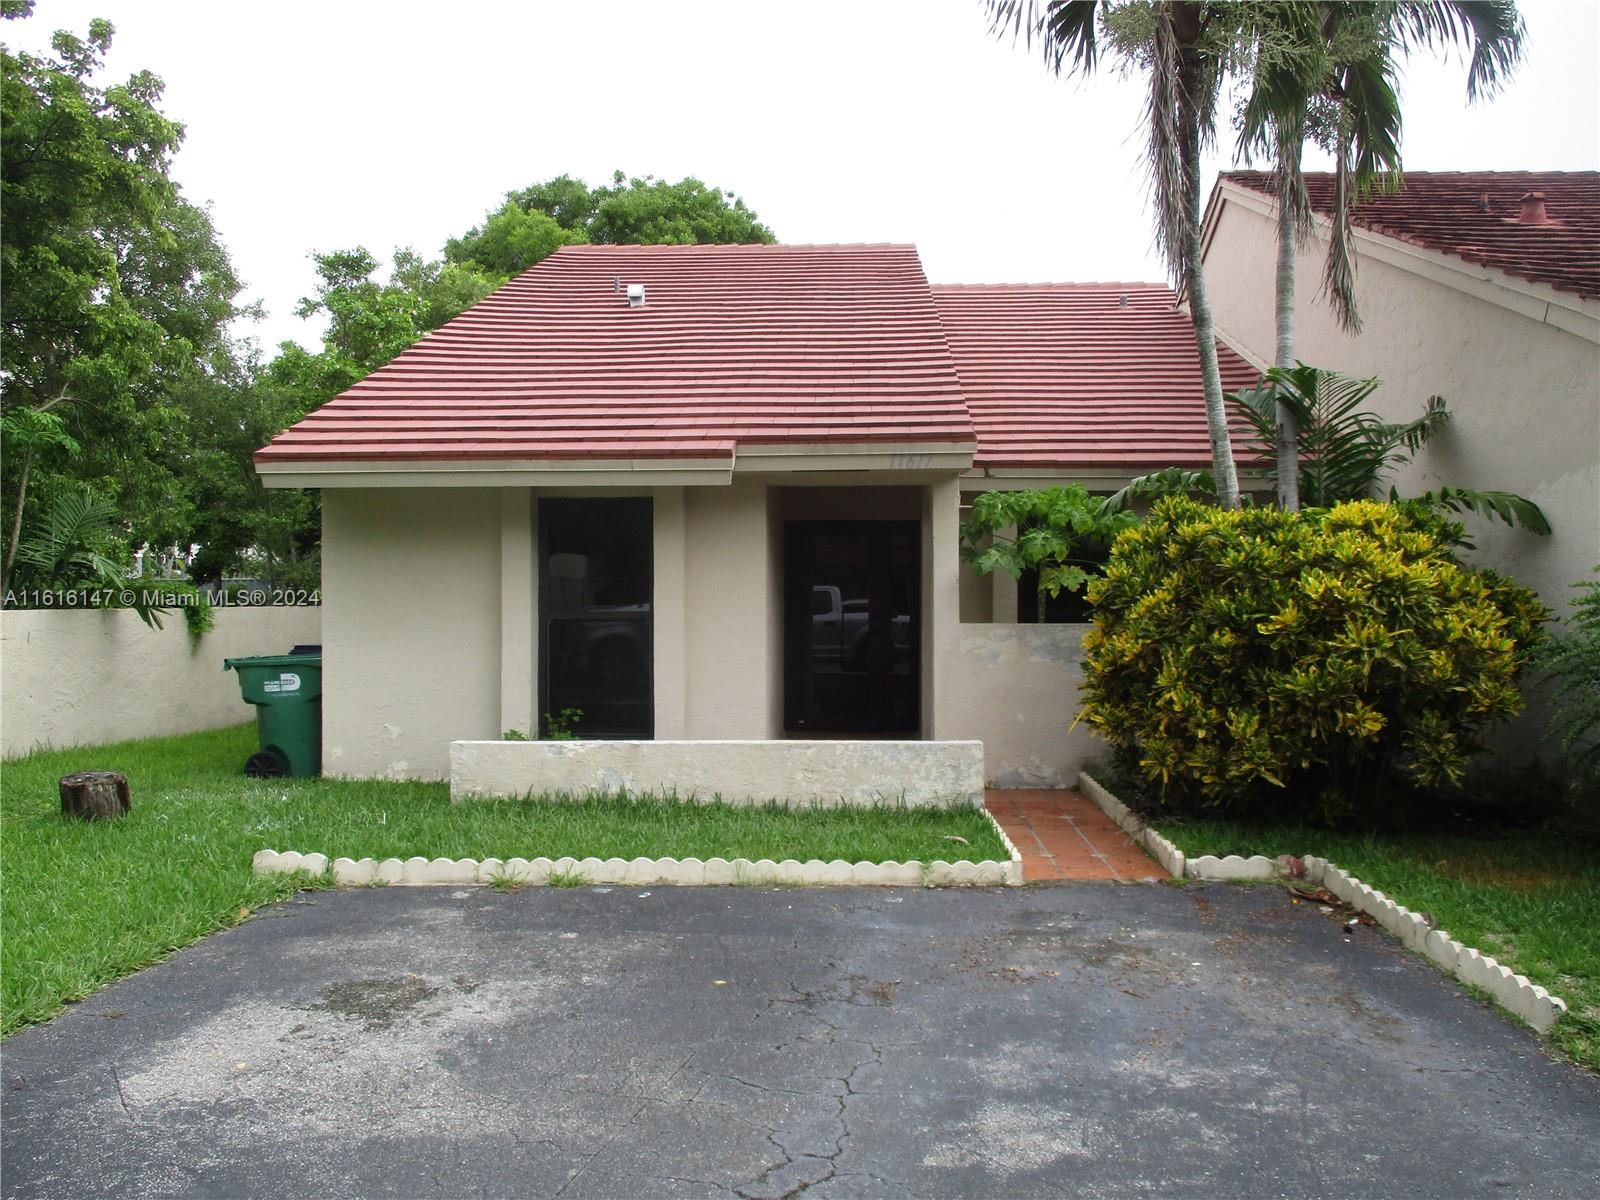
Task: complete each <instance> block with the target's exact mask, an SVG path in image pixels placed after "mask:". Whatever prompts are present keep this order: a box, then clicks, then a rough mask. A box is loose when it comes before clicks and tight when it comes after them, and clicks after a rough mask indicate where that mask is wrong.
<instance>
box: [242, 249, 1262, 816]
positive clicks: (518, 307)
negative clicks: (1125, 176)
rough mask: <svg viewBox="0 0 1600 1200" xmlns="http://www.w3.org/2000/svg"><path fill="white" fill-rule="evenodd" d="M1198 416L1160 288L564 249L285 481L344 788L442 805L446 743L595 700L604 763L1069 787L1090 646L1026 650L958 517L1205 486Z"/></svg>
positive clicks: (457, 322) (590, 709) (1004, 589)
mask: <svg viewBox="0 0 1600 1200" xmlns="http://www.w3.org/2000/svg"><path fill="white" fill-rule="evenodd" d="M1221 359H1222V371H1223V377H1224V381H1225V383H1226V385H1227V386H1228V387H1230V388H1236V387H1242V386H1248V385H1249V384H1251V383H1253V382H1254V380H1255V378H1256V371H1255V369H1254V368H1253V367H1252V366H1251V365H1250V363H1249V362H1248V361H1247V360H1246V359H1244V358H1242V357H1240V356H1239V355H1237V354H1234V353H1233V352H1232V351H1231V350H1229V349H1227V348H1226V347H1223V348H1221ZM1201 396H1202V393H1201V383H1200V370H1199V362H1198V355H1197V353H1196V350H1195V345H1194V338H1193V330H1192V326H1191V325H1190V322H1189V319H1188V317H1187V316H1186V315H1185V313H1183V312H1182V311H1181V310H1180V309H1179V308H1178V306H1177V303H1176V297H1175V296H1174V294H1173V293H1172V291H1171V290H1170V289H1168V288H1166V287H1164V286H1161V285H1152V284H1091V285H1072V284H1065V285H1039V286H963V287H930V286H929V284H928V281H927V278H926V276H925V274H924V272H923V269H922V265H921V262H920V260H919V259H918V256H917V252H916V250H915V249H914V248H913V247H910V246H896V245H847V246H783V245H776V246H759V245H758V246H572V247H566V248H564V249H562V250H560V251H558V252H557V253H555V254H553V255H552V256H550V257H549V258H547V259H545V260H544V261H543V262H541V263H539V264H538V265H536V266H534V267H532V268H531V269H529V270H528V271H526V272H525V273H523V274H522V275H520V276H518V277H517V278H516V279H513V280H512V281H511V282H509V283H508V284H506V285H505V286H504V287H502V288H501V289H499V290H498V291H496V292H495V293H494V294H493V295H491V296H489V297H488V298H486V299H484V300H483V301H481V302H480V303H478V304H476V305H474V306H473V307H472V308H470V309H468V310H467V311H465V312H463V313H462V314H461V315H460V316H458V317H456V318H455V319H454V320H452V321H451V322H449V323H448V324H446V325H444V326H443V327H441V328H440V329H438V330H436V331H434V332H432V333H430V334H429V335H428V336H426V337H424V338H423V339H422V340H421V341H419V342H418V343H416V344H415V345H414V346H412V347H411V348H409V349H407V350H406V351H404V352H403V353H401V354H400V355H399V356H398V357H396V358H395V359H394V360H393V361H392V362H390V363H389V364H387V365H386V366H384V367H382V368H380V369H379V370H377V371H375V372H373V373H372V374H371V375H370V376H368V377H367V378H366V379H363V380H362V381H361V382H359V383H357V384H356V385H355V386H354V387H352V388H350V389H349V390H348V391H347V392H345V393H343V394H342V395H340V396H338V397H337V398H335V399H334V400H332V401H330V402H329V403H328V404H326V405H324V406H323V407H322V408H320V409H318V410H317V411H316V412H314V413H312V414H310V415H309V416H307V417H306V418H305V419H304V420H302V421H300V422H299V423H298V424H296V425H294V426H293V427H292V428H290V429H288V430H287V431H285V432H284V433H282V434H281V435H279V436H278V437H276V438H274V439H273V441H272V442H271V443H270V444H269V445H268V446H266V447H265V448H264V449H263V450H261V451H260V452H259V453H258V454H257V456H256V463H257V469H258V471H259V472H260V474H261V476H262V478H263V480H264V481H265V483H266V484H267V485H268V486H275V487H315V488H320V489H322V504H323V542H322V553H323V597H324V598H323V644H324V647H325V664H324V691H323V743H324V755H323V769H324V771H326V772H327V773H329V774H335V775H350V776H388V777H417V778H440V777H442V776H445V775H447V774H448V772H449V744H450V743H451V742H452V741H456V740H467V739H493V738H498V737H500V736H501V734H502V732H503V731H505V730H508V729H515V730H518V731H521V732H523V733H527V732H529V731H530V730H532V729H534V728H536V727H537V726H538V725H539V724H540V723H541V718H542V716H543V715H544V714H552V715H556V716H559V715H560V714H561V713H562V712H563V711H564V710H567V709H575V710H580V711H581V717H580V718H578V721H577V726H576V727H577V731H578V732H579V734H580V735H583V736H588V737H612V738H646V739H647V738H655V739H801V738H825V737H844V738H852V739H868V738H898V739H920V740H933V741H949V740H962V739H980V740H982V742H983V743H984V751H985V766H984V773H985V775H986V776H987V778H988V780H989V781H990V782H991V783H994V784H996V785H999V786H1006V785H1012V786H1027V785H1034V786H1047V785H1052V784H1061V783H1070V782H1071V781H1072V779H1073V777H1074V776H1075V773H1076V770H1077V767H1078V765H1079V763H1080V762H1081V761H1082V760H1083V759H1084V758H1085V757H1086V756H1087V755H1088V754H1089V753H1091V752H1092V744H1091V739H1090V738H1089V735H1088V734H1087V733H1086V732H1085V731H1083V730H1082V729H1080V730H1078V731H1077V732H1075V733H1073V734H1072V735H1071V736H1070V737H1069V735H1068V733H1067V726H1068V725H1069V724H1070V722H1071V720H1072V718H1073V716H1074V714H1075V712H1076V707H1077V694H1076V681H1077V668H1076V666H1075V664H1076V662H1077V660H1078V657H1079V655H1080V653H1081V647H1080V641H1081V637H1082V626H1073V625H1048V624H1047V625H1027V624H1019V623H1018V615H1019V614H1018V605H1017V600H1016V587H1015V585H1014V584H1013V583H1012V582H1011V581H1010V580H1009V579H1004V578H1002V579H989V578H980V577H978V576H976V575H975V574H974V573H973V572H972V571H971V570H970V568H968V567H966V566H965V565H963V564H962V563H961V561H960V559H959V554H958V525H959V522H960V520H961V517H962V508H963V504H964V503H967V502H970V499H971V498H972V496H974V495H976V494H978V493H980V492H983V491H985V490H990V489H994V488H1019V487H1037V486H1046V485H1049V484H1052V483H1056V482H1069V481H1080V482H1083V483H1085V484H1087V485H1088V486H1090V487H1091V489H1094V490H1103V491H1111V490H1114V489H1115V488H1117V487H1119V486H1121V485H1122V484H1123V483H1124V482H1126V481H1127V480H1128V479H1129V478H1130V477H1132V476H1134V475H1137V474H1141V473H1143V472H1144V471H1146V470H1149V469H1152V468H1159V467H1164V466H1168V465H1172V464H1175V463H1176V464H1186V465H1196V466H1200V465H1204V464H1206V463H1207V462H1208V461H1209V444H1208V442H1207V436H1206V424H1205V413H1204V405H1203V402H1202V399H1201ZM1027 607H1028V606H1026V605H1024V606H1023V608H1024V609H1026V608H1027ZM1023 619H1024V620H1026V613H1025V612H1024V614H1023Z"/></svg>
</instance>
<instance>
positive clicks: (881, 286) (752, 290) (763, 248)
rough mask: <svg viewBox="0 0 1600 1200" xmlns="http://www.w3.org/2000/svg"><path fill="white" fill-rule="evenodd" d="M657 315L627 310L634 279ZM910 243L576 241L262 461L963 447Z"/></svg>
mask: <svg viewBox="0 0 1600 1200" xmlns="http://www.w3.org/2000/svg"><path fill="white" fill-rule="evenodd" d="M629 284H643V285H644V288H645V303H644V304H643V306H642V307H637V308H635V307H630V305H629V301H628V285H629ZM972 440H973V431H972V423H971V421H970V420H969V419H968V416H967V410H966V406H965V405H964V404H963V402H962V397H961V385H960V383H959V382H958V380H957V379H956V373H955V367H954V364H953V363H952V362H951V360H950V351H949V349H948V347H947V346H946V345H945V339H944V332H943V330H942V329H941V327H940V325H939V316H938V313H937V312H935V311H934V307H933V300H932V297H931V296H930V295H929V293H928V282H927V278H926V277H925V276H924V275H923V272H922V263H921V261H920V260H919V259H918V257H917V252H916V249H915V247H912V246H884V245H878V246H769V245H751V246H568V247H564V248H563V249H561V250H558V251H556V253H554V254H552V255H551V256H550V257H548V258H546V259H544V260H543V261H542V262H540V263H538V264H537V265H536V266H534V267H531V268H530V269H528V270H527V271H525V272H523V273H522V274H521V275H519V276H517V277H516V278H515V279H513V280H512V281H511V282H509V283H507V284H506V285H505V286H504V287H502V288H500V289H499V290H497V291H495V292H494V293H493V294H492V295H490V296H488V297H487V298H486V299H484V300H482V301H480V302H479V303H477V304H475V305H473V306H472V307H471V308H469V309H467V310H466V311H465V312H463V313H462V314H461V315H459V316H458V317H456V318H455V319H454V320H452V321H450V322H449V323H447V324H445V325H444V326H442V327H441V328H439V329H437V330H435V331H433V332H432V333H430V334H428V335H427V336H426V337H424V338H423V339H422V340H421V341H419V342H417V343H416V344H415V345H413V346H411V347H410V348H408V349H406V350H404V351H402V352H401V353H400V354H399V355H398V356H397V357H396V358H395V359H394V360H393V361H392V362H390V363H388V364H387V365H386V366H383V367H380V368H379V369H378V370H376V371H374V372H373V373H372V374H371V375H368V376H367V377H366V378H365V379H363V380H361V381H360V382H359V383H357V384H355V385H354V386H353V387H351V388H350V389H349V390H348V391H346V392H344V393H342V394H341V395H339V396H338V397H336V398H335V399H333V400H331V401H329V402H328V403H327V404H325V405H323V406H322V407H321V408H319V409H317V410H316V411H315V412H313V413H311V414H310V415H309V416H307V417H306V418H305V419H304V420H302V421H300V422H298V423H297V424H295V425H294V426H292V427H290V428H289V429H288V430H286V431H285V432H283V433H281V434H279V435H278V436H277V437H276V438H274V439H273V440H272V442H271V443H270V444H269V445H267V447H266V448H265V449H263V450H261V451H259V452H258V453H257V455H256V461H257V462H258V463H262V464H269V463H271V464H275V463H290V462H307V461H336V462H337V461H350V462H360V461H372V460H430V459H432V460H437V459H449V460H457V459H460V460H478V459H488V460H526V459H670V458H696V459H701V458H712V459H715V458H729V457H731V456H732V455H733V453H734V451H735V447H736V446H738V445H762V444H774V443H776V444H785V443H788V444H794V445H818V444H839V443H848V444H863V443H893V444H917V445H922V444H929V443H957V444H963V443H964V444H966V445H967V446H970V445H971V443H972Z"/></svg>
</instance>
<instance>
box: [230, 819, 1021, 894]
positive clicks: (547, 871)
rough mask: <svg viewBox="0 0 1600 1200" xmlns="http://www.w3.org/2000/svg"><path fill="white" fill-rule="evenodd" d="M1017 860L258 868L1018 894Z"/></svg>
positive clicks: (410, 877) (439, 861)
mask: <svg viewBox="0 0 1600 1200" xmlns="http://www.w3.org/2000/svg"><path fill="white" fill-rule="evenodd" d="M1000 837H1001V840H1002V841H1003V842H1004V844H1005V847H1006V850H1007V852H1008V853H1009V854H1010V858H1009V860H1008V861H1006V862H997V861H995V860H994V859H985V860H983V861H981V862H973V861H970V860H960V861H956V862H946V861H945V860H943V859H935V860H934V861H933V862H930V863H922V862H919V861H916V860H913V861H910V862H903V863H901V862H894V861H892V860H891V861H889V862H879V863H870V862H858V863H848V862H845V861H844V860H843V859H834V860H833V861H832V862H823V861H822V860H821V859H818V858H813V859H810V860H808V861H806V862H799V861H797V860H795V859H792V858H786V859H784V860H783V861H782V862H774V861H773V860H772V859H770V858H763V859H758V860H756V861H754V862H752V861H751V860H750V859H748V858H735V859H732V860H731V861H730V860H729V859H725V858H707V859H699V858H685V859H676V858H670V857H669V858H635V859H626V858H606V859H600V858H555V859H551V858H531V859H529V858H507V859H499V858H485V859H483V860H481V861H480V860H478V859H475V858H459V859H450V858H435V859H427V858H422V857H416V858H408V859H404V860H401V859H398V858H385V859H383V860H381V861H380V860H378V859H374V858H362V859H352V858H336V859H334V860H333V862H332V863H331V864H330V863H329V862H328V856H327V855H326V854H301V853H299V852H298V851H295V850H287V851H284V852H283V853H281V854H280V853H279V852H278V851H276V850H257V851H256V853H255V857H254V858H252V859H251V862H250V865H251V869H252V870H254V871H255V873H256V874H258V875H273V874H285V875H289V874H293V873H294V872H296V871H308V872H310V873H311V874H313V875H321V874H322V873H323V872H325V871H327V870H328V869H329V867H330V865H331V867H332V869H333V878H334V882H335V883H337V884H339V885H340V886H343V887H350V886H359V885H361V884H369V883H388V884H416V885H428V884H435V885H436V884H451V883H455V884H462V883H497V882H503V883H516V884H523V885H528V886H539V885H542V884H548V883H549V882H550V877H551V876H552V875H560V876H567V877H574V876H576V877H578V878H580V879H581V880H582V882H584V883H586V884H589V883H611V884H619V883H620V884H629V885H632V884H678V885H685V886H689V887H703V886H708V885H709V886H718V885H725V884H735V883H740V884H771V883H777V884H799V885H805V886H825V885H833V886H856V887H861V886H873V887H1019V886H1021V884H1022V855H1021V854H1020V853H1018V851H1017V848H1016V847H1015V846H1013V845H1011V840H1010V839H1009V838H1007V837H1006V836H1005V833H1004V831H1001V832H1000Z"/></svg>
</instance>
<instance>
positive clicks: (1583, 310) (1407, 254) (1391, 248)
mask: <svg viewBox="0 0 1600 1200" xmlns="http://www.w3.org/2000/svg"><path fill="white" fill-rule="evenodd" d="M1226 204H1237V205H1239V207H1241V208H1244V209H1248V210H1250V211H1251V212H1254V213H1256V214H1258V215H1260V216H1262V217H1266V218H1268V219H1271V218H1272V215H1273V207H1274V204H1275V202H1274V200H1273V199H1272V197H1270V196H1266V195H1263V194H1262V193H1260V192H1258V191H1256V190H1255V189H1254V188H1246V187H1242V186H1240V185H1239V184H1236V183H1234V182H1232V181H1231V180H1227V179H1221V178H1219V179H1218V180H1217V188H1216V191H1215V192H1213V194H1212V202H1211V204H1210V205H1208V206H1207V210H1206V220H1205V229H1204V237H1203V241H1202V249H1201V259H1202V261H1204V258H1205V255H1206V254H1207V253H1208V252H1209V251H1210V249H1211V240H1212V238H1213V237H1214V236H1215V234H1216V228H1217V225H1218V223H1219V222H1220V221H1221V219H1222V209H1223V207H1224V206H1225V205H1226ZM1313 217H1314V220H1315V224H1316V229H1317V233H1318V234H1319V236H1321V237H1323V238H1324V239H1325V238H1326V237H1327V236H1328V232H1329V230H1331V229H1332V228H1333V221H1332V220H1331V219H1330V218H1329V217H1325V216H1323V215H1322V214H1321V213H1315V214H1313ZM1350 228H1351V232H1352V233H1353V234H1354V235H1355V241H1356V246H1357V255H1358V259H1359V255H1360V254H1362V253H1366V254H1370V255H1371V256H1372V257H1373V258H1374V259H1376V260H1377V261H1379V262H1382V263H1387V264H1388V265H1389V266H1392V267H1398V268H1399V269H1400V270H1402V271H1409V272H1410V273H1411V274H1413V275H1420V276H1421V277H1422V278H1424V279H1427V280H1429V281H1431V282H1433V283H1438V284H1442V285H1444V286H1445V287H1449V288H1454V289H1455V290H1456V291H1458V292H1464V293H1466V294H1467V295H1469V296H1472V297H1475V298H1476V299H1479V300H1483V301H1485V302H1486V303H1489V304H1493V305H1496V306H1497V307H1499V308H1504V309H1507V310H1508V311H1510V312H1514V313H1517V314H1518V315H1520V316H1524V317H1527V318H1528V319H1529V320H1530V321H1539V322H1542V323H1544V324H1547V325H1553V326H1555V327H1556V328H1557V329H1560V330H1562V331H1563V332H1565V333H1571V334H1575V335H1576V336H1578V337H1581V338H1583V339H1584V340H1586V341H1590V342H1596V343H1600V300H1587V301H1586V300H1582V299H1580V298H1579V297H1577V296H1574V295H1572V294H1570V293H1568V292H1562V291H1558V290H1557V289H1555V288H1553V287H1550V286H1549V285H1547V284H1542V283H1535V282H1533V281H1532V280H1529V279H1519V278H1517V277H1516V276H1515V275H1508V274H1507V273H1506V272H1504V271H1502V270H1500V269H1499V268H1497V267H1486V266H1483V265H1481V264H1479V263H1469V262H1468V261H1467V260H1466V259H1464V258H1461V257H1460V256H1459V255H1455V254H1448V253H1446V252H1445V251H1443V250H1434V249H1431V248H1429V247H1427V246H1418V245H1415V244H1414V243H1412V242H1406V241H1402V240H1401V239H1399V238H1394V237H1389V236H1388V235H1386V234H1381V233H1375V232H1374V231H1372V230H1370V229H1367V228H1365V227H1363V226H1360V225H1352V226H1351V227H1350ZM1358 269H1359V268H1358Z"/></svg>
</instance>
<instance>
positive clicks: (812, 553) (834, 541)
mask: <svg viewBox="0 0 1600 1200" xmlns="http://www.w3.org/2000/svg"><path fill="white" fill-rule="evenodd" d="M920 544H921V532H920V530H919V528H918V526H917V523H916V522H915V521H827V522H822V521H792V522H790V523H789V524H788V525H787V526H785V530H784V559H785V572H784V728H785V729H786V730H788V731H789V732H790V733H809V734H816V735H819V736H823V735H828V734H836V733H881V734H893V733H910V734H915V733H916V732H917V731H918V728H919V724H920V721H919V716H920V713H919V698H920V681H919V678H918V673H919V660H920V655H919V653H918V650H919V647H920V645H921V634H920V629H921V618H920V614H921V603H920V583H921V574H920V562H919V558H920V553H919V552H920Z"/></svg>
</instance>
